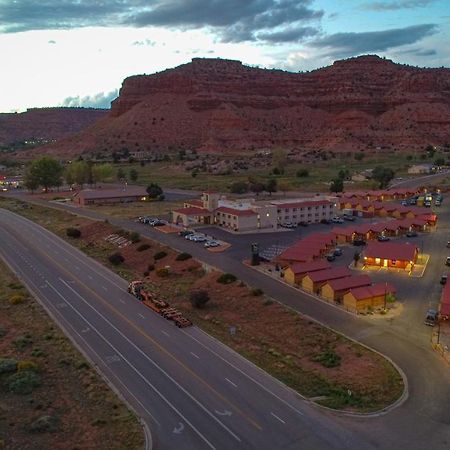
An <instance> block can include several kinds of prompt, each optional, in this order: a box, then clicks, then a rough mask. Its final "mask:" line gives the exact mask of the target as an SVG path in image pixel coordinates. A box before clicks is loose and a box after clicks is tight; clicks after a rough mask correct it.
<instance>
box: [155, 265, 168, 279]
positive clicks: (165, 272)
mask: <svg viewBox="0 0 450 450" xmlns="http://www.w3.org/2000/svg"><path fill="white" fill-rule="evenodd" d="M156 275H157V276H158V277H161V278H166V277H168V276H169V269H168V268H167V267H161V268H160V269H156Z"/></svg>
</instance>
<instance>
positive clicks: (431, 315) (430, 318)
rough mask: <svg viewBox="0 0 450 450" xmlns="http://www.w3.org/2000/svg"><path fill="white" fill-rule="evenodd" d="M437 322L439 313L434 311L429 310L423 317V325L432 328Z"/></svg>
mask: <svg viewBox="0 0 450 450" xmlns="http://www.w3.org/2000/svg"><path fill="white" fill-rule="evenodd" d="M438 320H439V313H438V312H437V311H436V310H435V309H429V310H428V311H427V315H426V316H425V325H429V326H430V327H434V326H435V325H436V324H437V322H438Z"/></svg>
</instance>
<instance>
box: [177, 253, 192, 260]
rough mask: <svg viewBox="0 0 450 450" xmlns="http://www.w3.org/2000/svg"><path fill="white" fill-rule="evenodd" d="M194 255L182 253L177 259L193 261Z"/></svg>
mask: <svg viewBox="0 0 450 450" xmlns="http://www.w3.org/2000/svg"><path fill="white" fill-rule="evenodd" d="M191 258H192V255H191V254H190V253H186V252H183V253H180V254H179V255H177V257H176V258H175V260H176V261H186V260H187V259H191Z"/></svg>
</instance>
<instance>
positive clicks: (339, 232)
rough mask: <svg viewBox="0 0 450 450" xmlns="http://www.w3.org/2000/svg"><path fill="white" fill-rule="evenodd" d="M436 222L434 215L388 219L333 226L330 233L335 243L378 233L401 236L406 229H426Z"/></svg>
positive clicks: (364, 237) (369, 238)
mask: <svg viewBox="0 0 450 450" xmlns="http://www.w3.org/2000/svg"><path fill="white" fill-rule="evenodd" d="M435 224H436V220H435V216H433V217H421V218H419V217H418V218H413V219H401V220H389V221H386V222H377V223H365V224H361V225H350V226H346V227H334V228H333V229H332V230H331V233H332V234H333V236H334V237H335V240H336V243H337V244H345V243H350V242H352V241H353V240H354V239H364V240H371V239H376V238H377V237H378V236H379V235H380V234H381V235H384V236H389V237H397V236H401V235H403V234H405V233H407V232H408V231H427V230H428V229H429V227H430V226H434V225H435Z"/></svg>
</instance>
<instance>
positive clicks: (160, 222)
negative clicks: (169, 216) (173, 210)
mask: <svg viewBox="0 0 450 450" xmlns="http://www.w3.org/2000/svg"><path fill="white" fill-rule="evenodd" d="M163 225H166V221H165V220H160V219H158V220H155V221H154V222H152V223H151V226H152V227H162V226H163Z"/></svg>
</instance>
